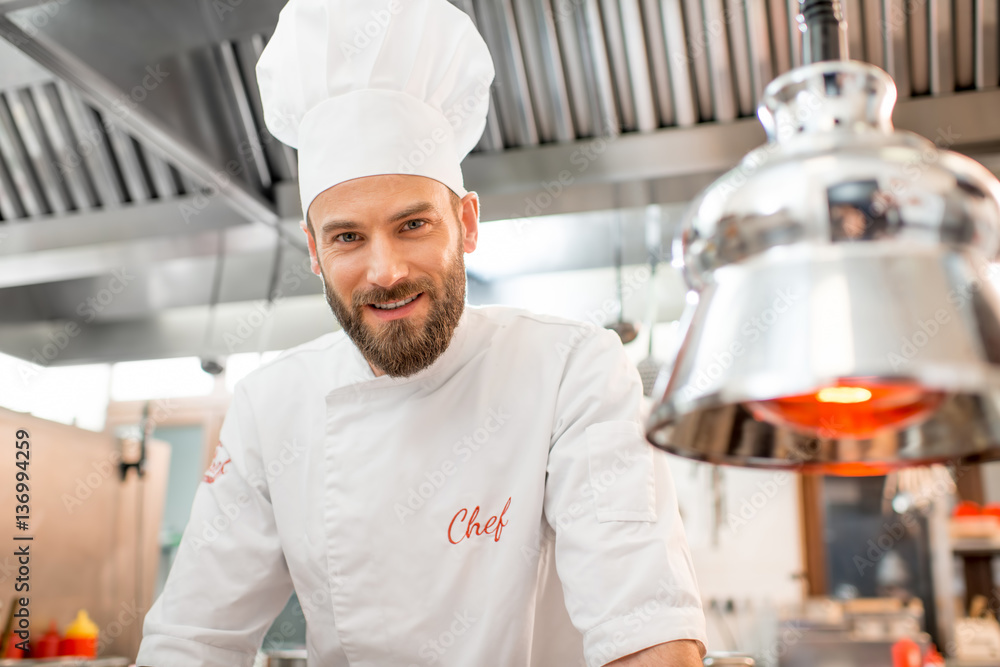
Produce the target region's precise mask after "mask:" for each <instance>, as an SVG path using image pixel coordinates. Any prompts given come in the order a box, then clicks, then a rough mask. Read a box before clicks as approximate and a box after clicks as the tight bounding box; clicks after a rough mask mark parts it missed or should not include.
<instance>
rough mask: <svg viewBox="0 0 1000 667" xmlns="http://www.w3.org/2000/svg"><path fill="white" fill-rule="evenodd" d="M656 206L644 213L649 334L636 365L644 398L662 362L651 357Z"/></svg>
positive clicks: (657, 228) (659, 234)
mask: <svg viewBox="0 0 1000 667" xmlns="http://www.w3.org/2000/svg"><path fill="white" fill-rule="evenodd" d="M659 210H660V209H659V207H658V206H650V207H648V208H647V211H646V249H647V250H648V251H649V296H648V299H649V300H648V302H647V304H646V322H645V328H646V330H647V331H648V332H649V350H648V352H647V353H646V358H645V359H643V360H642V361H640V362H639V363H638V364H636V368H637V369H638V370H639V377H640V378H641V379H642V393H643V395H645V396H652V395H653V387H654V386H655V385H656V378H657V377H659V375H660V370H661V369H662V368H663V362H662V361H660V360H659V359H657V358H656V357H654V356H653V325H655V324H656V315H657V310H658V307H659V303H658V302H657V300H656V266H657V264H659V261H660V242H661V239H662V231H661V227H660V215H659Z"/></svg>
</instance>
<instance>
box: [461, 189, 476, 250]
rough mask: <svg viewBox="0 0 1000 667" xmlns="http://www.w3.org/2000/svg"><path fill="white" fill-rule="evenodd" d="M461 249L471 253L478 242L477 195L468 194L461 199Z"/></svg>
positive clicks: (473, 193)
mask: <svg viewBox="0 0 1000 667" xmlns="http://www.w3.org/2000/svg"><path fill="white" fill-rule="evenodd" d="M462 233H463V236H464V238H463V242H462V247H463V248H464V249H465V252H472V251H473V250H475V249H476V244H477V243H478V242H479V195H478V194H477V193H475V192H470V193H468V194H466V195H465V196H464V197H462Z"/></svg>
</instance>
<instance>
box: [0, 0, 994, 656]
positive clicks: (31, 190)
mask: <svg viewBox="0 0 1000 667" xmlns="http://www.w3.org/2000/svg"><path fill="white" fill-rule="evenodd" d="M452 1H453V2H454V4H456V5H457V6H459V7H460V8H461V9H463V10H464V11H466V12H468V13H469V14H470V15H472V16H473V17H474V20H475V21H476V23H477V25H478V27H479V28H480V30H481V32H482V33H483V35H484V37H485V39H486V40H487V42H488V44H489V46H490V49H491V51H492V53H493V56H494V60H495V62H496V67H497V78H496V81H495V82H494V84H493V87H492V91H491V94H492V98H491V100H492V104H491V108H490V115H489V120H488V123H487V127H486V131H485V132H484V135H483V138H482V140H481V141H480V142H479V145H478V146H477V148H476V150H475V151H474V152H473V153H472V154H471V155H470V156H469V157H468V158H467V159H466V160H465V162H464V164H463V170H464V173H465V179H466V186H467V188H468V189H470V190H475V191H476V192H478V193H479V196H480V198H481V212H482V222H483V225H482V228H481V237H480V244H479V248H478V249H477V250H476V252H475V253H473V254H471V255H469V256H467V258H466V262H467V269H468V284H469V297H468V298H469V303H471V304H486V303H502V304H509V305H516V306H522V307H525V308H529V309H533V310H537V311H541V312H547V313H554V314H558V315H564V316H569V317H573V318H578V319H583V320H589V321H593V322H595V323H598V324H602V325H608V324H613V323H615V322H625V323H632V324H634V325H635V327H636V329H637V330H638V335H637V336H636V338H635V340H633V341H632V342H630V343H628V344H627V346H626V349H627V350H628V351H629V353H630V354H631V356H632V358H633V360H634V361H635V362H636V363H637V364H640V363H641V364H643V365H644V368H656V367H659V366H661V365H663V364H667V365H668V364H669V362H670V360H671V358H672V355H673V347H674V345H675V344H676V342H677V339H678V333H679V326H678V319H679V317H680V315H681V312H682V310H683V309H684V305H685V299H686V287H685V284H684V281H683V278H682V276H681V275H680V272H679V271H678V270H677V268H676V267H675V266H673V265H672V264H671V253H670V249H671V245H672V242H673V240H674V238H675V236H676V231H677V229H678V228H679V224H680V222H681V219H682V215H683V211H684V209H685V206H686V205H687V203H688V202H689V201H690V200H691V199H692V198H693V197H694V196H695V195H696V194H697V193H698V192H699V191H700V190H701V189H702V188H704V187H705V186H707V185H708V184H709V183H710V182H712V180H713V179H714V178H716V177H717V176H718V175H720V174H721V173H723V172H725V171H727V170H728V169H730V168H732V167H733V166H734V165H736V163H737V162H738V161H739V159H740V158H741V157H742V156H743V155H744V154H745V153H746V152H747V151H749V150H750V149H752V148H754V147H755V146H758V145H760V144H761V143H763V142H764V133H763V130H762V129H761V127H760V125H759V123H758V122H757V120H756V118H755V110H756V105H757V103H758V100H759V98H760V95H761V91H762V89H763V87H764V86H765V85H766V84H767V83H768V82H769V81H770V80H771V79H772V78H773V77H774V76H776V75H778V74H780V73H782V72H785V71H787V70H788V69H790V68H791V67H794V66H796V65H797V64H800V63H801V39H800V34H799V30H798V26H797V23H796V20H795V15H796V13H797V2H795V0H746V1H745V2H744V1H741V0H452ZM372 5H373V9H377V8H378V6H379V3H377V2H373V3H372ZM281 6H282V3H281V2H280V0H259V1H257V2H243V1H242V0H188V1H186V2H156V1H154V0H127V1H126V0H59V1H57V2H39V1H38V0H0V36H2V38H3V39H2V40H0V353H2V354H0V423H3V425H4V429H5V430H4V432H5V433H7V432H11V431H14V430H16V429H18V428H26V429H29V430H30V431H31V432H32V440H33V443H34V444H33V446H34V448H35V449H34V456H36V458H35V459H34V460H33V465H34V468H33V470H34V474H35V475H36V479H37V481H36V486H35V487H34V488H35V496H34V498H35V502H36V503H37V505H36V506H35V509H34V512H35V516H34V521H35V526H34V530H35V534H36V542H35V548H36V549H37V552H38V554H39V556H38V559H37V560H36V561H35V563H34V570H33V576H34V577H35V580H36V581H37V592H36V593H35V596H34V600H35V601H34V602H33V605H34V606H33V609H32V613H33V615H34V617H33V621H34V623H35V625H34V626H33V632H34V633H35V634H36V635H39V636H40V635H41V634H42V633H43V632H44V630H45V629H46V628H47V627H48V623H49V620H50V619H51V620H55V621H56V622H57V624H58V626H59V627H60V628H61V627H64V626H65V625H66V624H68V623H69V622H70V621H71V620H72V619H73V618H74V616H75V615H76V612H77V609H78V608H87V609H88V611H89V612H90V614H91V616H92V617H93V618H94V620H95V622H96V623H97V624H98V626H99V628H101V631H102V638H103V639H102V642H103V643H102V654H104V655H117V656H125V657H127V658H128V659H129V660H131V659H133V658H134V655H135V652H136V650H137V648H138V642H139V639H140V636H141V618H142V615H143V614H144V613H145V610H146V609H148V607H149V605H150V604H151V601H152V600H153V599H155V596H156V595H157V594H158V593H159V591H160V589H161V587H162V584H163V581H164V579H165V576H166V573H167V572H168V570H169V567H170V564H171V559H172V556H173V554H174V552H175V550H176V547H177V544H178V542H179V540H180V538H181V535H182V533H183V531H184V529H185V526H186V523H187V518H188V514H189V511H190V506H191V502H192V499H193V497H194V493H195V489H196V488H197V485H198V484H199V483H200V479H201V475H202V473H203V471H204V470H205V469H206V467H207V466H208V464H209V461H210V460H211V458H212V453H213V449H214V447H215V444H216V439H217V435H218V432H219V427H220V425H221V421H222V418H223V416H224V415H225V412H226V409H227V406H228V403H229V399H230V397H231V395H232V390H233V386H234V384H235V383H236V382H237V381H238V380H239V379H240V378H241V377H244V376H245V375H246V374H247V373H249V372H251V371H252V370H254V369H255V368H257V367H258V366H259V365H260V364H262V363H267V362H268V361H269V360H271V359H273V358H274V357H275V356H276V355H278V354H279V353H280V351H281V350H284V349H287V348H289V347H292V346H294V345H297V344H299V343H302V342H305V341H307V340H310V339H312V338H315V337H317V336H319V335H321V334H323V333H325V332H328V331H330V330H332V329H335V328H336V327H337V324H336V321H335V320H334V318H333V316H332V314H331V313H330V310H329V307H328V306H327V304H326V301H325V299H324V297H323V293H322V288H321V283H320V279H319V278H318V277H316V276H314V275H312V274H311V272H310V271H309V263H308V259H307V253H306V251H305V248H306V246H305V239H304V237H303V235H302V233H301V231H300V230H299V227H298V222H299V220H300V217H301V212H300V211H299V210H298V206H299V204H298V195H297V189H296V158H295V153H294V151H292V150H291V149H289V148H287V147H285V146H283V145H281V144H280V143H279V142H277V141H276V140H274V139H273V138H272V137H271V136H270V135H269V133H268V132H267V130H266V129H265V128H264V124H263V122H262V118H261V106H260V99H259V96H258V92H257V84H256V81H255V77H254V65H255V63H256V59H257V57H258V56H259V54H260V52H261V49H262V48H263V46H264V45H265V44H266V42H267V39H268V36H269V34H270V33H271V31H272V30H273V26H274V24H275V22H276V19H277V13H278V11H279V9H280V8H281ZM844 9H845V12H846V15H847V19H848V25H849V41H850V53H851V55H852V57H853V58H854V59H857V60H866V61H868V62H871V63H873V64H875V65H878V66H880V67H883V68H884V69H886V70H887V71H888V72H889V73H890V74H891V75H892V76H893V77H894V78H895V81H896V84H897V86H898V93H899V98H900V102H899V104H898V105H897V107H896V111H895V117H894V121H895V123H896V126H897V127H898V128H900V129H906V130H911V131H914V132H917V133H919V134H921V135H923V136H925V137H928V138H930V139H932V140H934V141H936V142H937V144H938V146H940V147H942V148H948V149H952V150H957V151H960V152H963V153H966V154H968V155H970V156H972V157H973V158H975V159H977V160H979V161H980V162H982V163H983V164H984V165H986V166H987V167H988V168H990V169H992V170H993V171H994V173H997V172H998V171H1000V89H998V84H1000V55H998V34H997V20H998V13H1000V2H998V0H844ZM915 167H916V168H919V165H916V166H915ZM206 369H208V370H209V371H221V372H218V373H216V374H212V373H210V372H207V371H206ZM649 400H650V401H651V400H652V399H649ZM144 411H145V415H146V417H145V418H144V417H143V414H144ZM143 425H145V429H144V428H143ZM144 433H145V436H146V437H145V438H144V437H143V434H144ZM8 458H12V457H4V458H3V460H2V461H0V474H2V475H4V479H7V473H8V472H9V471H8V468H9V467H11V466H12V461H11V462H8V460H7V459H8ZM140 462H141V463H142V465H141V468H142V470H143V473H142V475H141V477H140V476H139V474H138V472H137V468H138V467H140V466H138V465H129V464H130V463H131V464H138V463H140ZM670 462H671V466H672V470H673V473H674V478H675V482H676V486H677V490H678V496H679V500H680V505H681V511H682V513H683V516H684V521H685V526H686V529H687V535H688V539H689V542H690V546H691V550H692V554H693V556H694V563H695V567H696V569H697V572H698V577H699V583H700V585H701V589H702V593H703V596H704V603H705V608H706V613H707V615H708V621H709V632H710V635H709V636H710V643H711V646H710V649H711V650H712V651H732V652H743V653H747V654H750V655H752V656H754V657H755V658H756V659H757V663H758V664H762V665H779V664H781V665H792V664H809V665H827V664H829V665H833V664H836V665H869V664H871V665H884V664H889V662H888V661H887V660H886V659H883V658H882V656H884V655H887V654H886V653H885V651H886V650H887V647H888V646H890V645H891V644H892V643H894V642H895V641H897V640H898V639H899V638H901V637H903V636H910V635H912V636H913V637H914V639H916V640H917V641H918V643H921V644H923V645H926V644H927V642H929V641H931V640H933V641H934V642H935V643H936V644H937V646H938V647H939V648H940V649H941V651H942V652H944V653H946V654H948V655H949V656H950V658H949V659H950V660H952V661H953V664H955V665H963V666H969V667H972V666H974V665H998V664H1000V626H997V624H996V618H995V617H996V613H997V610H998V609H1000V591H998V590H997V588H996V586H995V581H996V580H997V576H998V575H1000V573H998V572H997V571H996V570H997V565H998V564H1000V561H998V559H995V558H994V557H993V556H994V554H1000V523H998V521H1000V520H998V519H997V515H995V514H992V513H991V512H992V508H991V507H990V506H989V504H990V503H1000V465H997V464H991V465H983V466H966V467H963V468H961V469H957V470H956V469H947V468H938V469H934V470H924V471H922V472H921V473H920V474H917V473H913V474H905V475H904V474H901V475H893V476H890V477H889V478H885V477H869V478H827V479H824V478H822V477H800V476H797V475H794V474H786V473H775V472H757V471H748V470H744V469H736V468H725V469H723V468H718V467H713V466H710V465H708V464H703V463H696V462H691V461H688V460H683V459H678V458H671V459H670ZM12 470H13V468H11V471H12ZM11 477H12V474H11ZM12 495H13V494H12V491H10V490H8V488H7V487H6V486H4V487H3V488H2V489H0V500H2V501H3V502H0V506H2V507H7V506H8V505H11V506H12V505H13V498H12ZM963 500H964V501H967V502H966V503H965V504H963V505H959V502H960V501H963ZM983 506H986V511H985V513H984V512H983V509H982V508H983ZM956 508H958V509H959V513H960V514H966V515H969V516H968V517H964V518H961V519H956V520H952V519H951V518H950V517H951V515H952V514H953V513H955V511H956ZM13 571H14V570H13V569H12V566H11V559H10V558H8V559H7V560H6V561H5V560H4V559H3V558H0V586H2V588H0V598H2V599H0V603H2V605H3V606H2V607H0V610H2V612H3V613H4V614H6V612H7V610H8V605H9V603H10V599H9V598H10V597H11V596H12V595H13V592H12V591H13V586H12V576H13V574H12V573H13ZM977 595H978V596H981V597H979V598H977V597H976V596H977ZM974 601H975V605H974V607H975V608H974V609H973V610H972V612H971V613H972V615H973V616H974V618H968V616H969V615H970V604H972V603H973V602H974ZM304 634H305V631H304V624H303V619H302V614H301V611H300V610H299V608H298V605H297V602H296V601H295V599H294V598H293V599H292V600H291V601H290V602H289V606H288V608H286V610H285V612H283V614H282V615H281V616H280V617H279V618H278V619H277V620H276V622H275V625H274V627H273V628H272V630H271V632H270V633H269V634H268V637H267V639H266V640H265V643H264V647H263V648H279V647H286V646H292V647H294V646H297V645H301V644H302V643H303V642H304ZM977 655H978V656H980V657H981V660H979V661H976V660H973V659H972V658H974V657H975V656H977ZM831 656H832V657H831ZM873 656H874V657H873ZM959 656H961V658H962V659H961V660H959V659H958V658H959ZM740 664H743V663H740Z"/></svg>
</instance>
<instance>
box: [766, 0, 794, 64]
mask: <svg viewBox="0 0 1000 667" xmlns="http://www.w3.org/2000/svg"><path fill="white" fill-rule="evenodd" d="M767 17H768V27H769V28H770V31H771V49H772V55H771V57H772V58H773V62H774V75H775V76H778V75H779V74H783V73H784V72H787V71H788V70H790V69H791V68H792V42H791V39H790V38H789V35H790V34H791V33H790V30H791V27H790V26H789V23H788V4H787V2H786V1H785V0H767Z"/></svg>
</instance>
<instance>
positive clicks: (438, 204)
mask: <svg viewBox="0 0 1000 667" xmlns="http://www.w3.org/2000/svg"><path fill="white" fill-rule="evenodd" d="M449 192H451V191H450V190H449V189H448V187H447V186H445V185H444V184H443V183H441V182H439V181H436V180H434V179H432V178H427V177H424V176H412V175H407V174H379V175H377V176H363V177H361V178H355V179H351V180H349V181H344V182H343V183H338V184H337V185H335V186H333V187H331V188H328V189H327V190H324V191H323V192H321V193H320V194H319V195H318V196H317V197H316V199H314V200H313V202H312V204H310V206H309V219H310V221H311V222H312V224H313V225H316V226H317V227H319V226H322V225H323V223H324V222H326V221H328V220H352V221H355V222H357V223H363V222H375V221H379V220H388V219H391V218H392V217H393V216H395V215H397V214H398V213H400V212H402V211H404V210H405V209H408V208H412V207H415V206H416V205H417V204H422V203H423V204H430V206H431V208H433V209H434V210H436V211H437V212H438V213H441V214H442V215H443V214H445V213H446V212H447V211H448V210H449V208H448V207H449V195H448V193H449Z"/></svg>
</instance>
